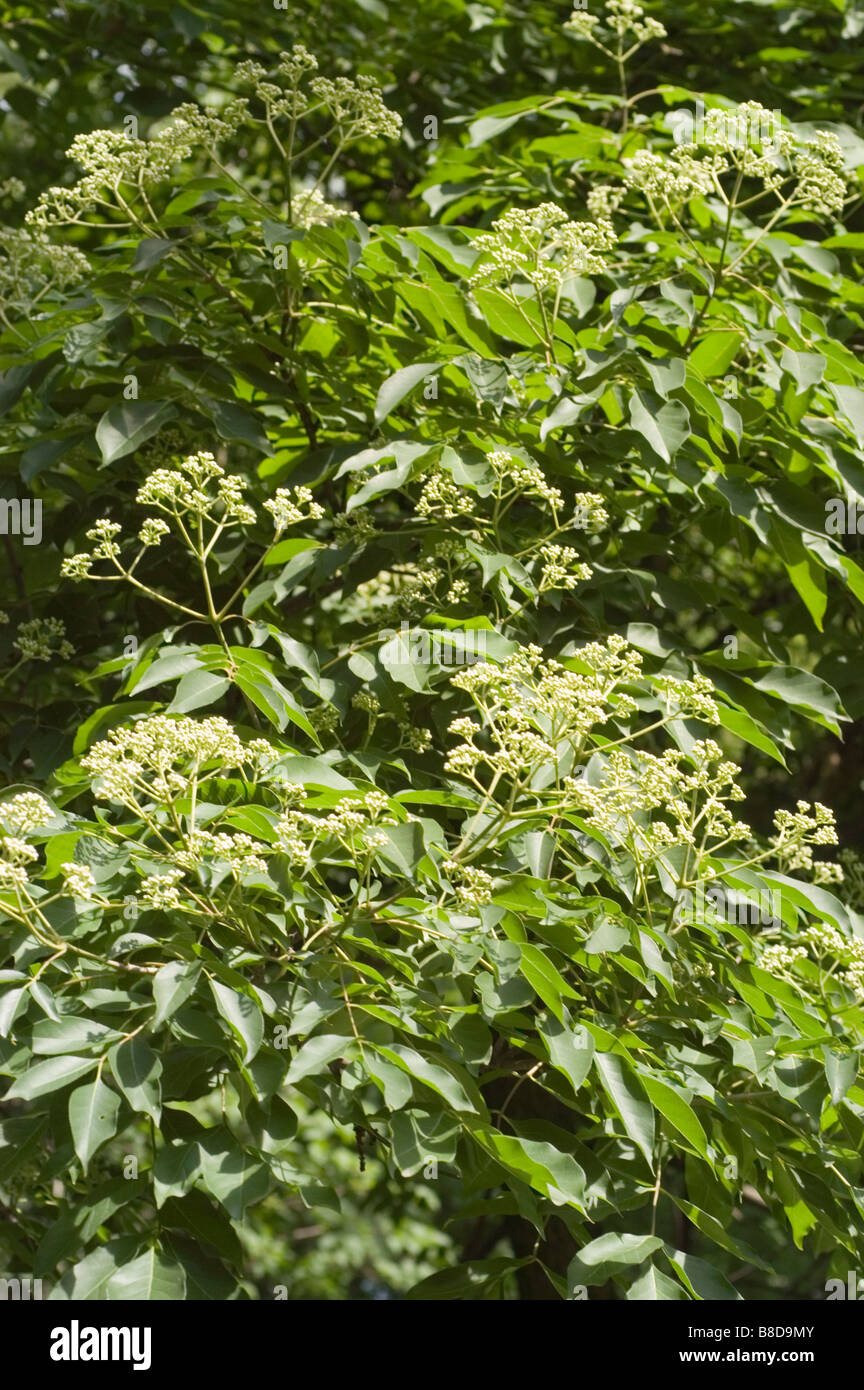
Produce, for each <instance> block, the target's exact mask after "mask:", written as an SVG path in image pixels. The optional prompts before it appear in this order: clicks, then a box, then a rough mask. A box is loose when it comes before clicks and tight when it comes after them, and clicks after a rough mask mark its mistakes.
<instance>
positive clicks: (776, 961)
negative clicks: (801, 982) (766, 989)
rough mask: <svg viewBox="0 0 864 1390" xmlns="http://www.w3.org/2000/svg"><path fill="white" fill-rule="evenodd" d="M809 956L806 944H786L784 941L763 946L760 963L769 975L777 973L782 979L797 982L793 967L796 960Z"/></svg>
mask: <svg viewBox="0 0 864 1390" xmlns="http://www.w3.org/2000/svg"><path fill="white" fill-rule="evenodd" d="M806 956H807V948H806V946H785V945H783V944H782V943H780V944H775V945H770V946H763V947H762V949H761V951H760V953H759V964H760V965H761V967H762V969H763V970H767V971H768V973H769V975H777V976H778V977H779V978H780V979H781V980H787V981H789V982H790V983H794V982H795V977H794V975H793V973H792V972H793V969H794V966H795V963H796V961H799V960H804V959H805V958H806Z"/></svg>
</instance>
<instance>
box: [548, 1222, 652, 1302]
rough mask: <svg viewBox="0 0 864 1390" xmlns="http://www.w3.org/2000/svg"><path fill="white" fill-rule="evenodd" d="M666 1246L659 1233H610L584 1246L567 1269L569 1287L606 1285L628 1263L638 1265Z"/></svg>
mask: <svg viewBox="0 0 864 1390" xmlns="http://www.w3.org/2000/svg"><path fill="white" fill-rule="evenodd" d="M662 1245H663V1242H662V1240H661V1239H660V1237H659V1236H639V1235H622V1234H619V1233H618V1232H617V1231H616V1232H609V1234H608V1235H605V1236H598V1237H597V1239H596V1240H592V1241H589V1242H588V1244H587V1245H583V1247H582V1249H581V1250H580V1251H579V1253H578V1255H574V1257H573V1259H572V1260H571V1261H570V1264H569V1266H568V1268H567V1287H568V1290H569V1289H572V1288H573V1286H574V1285H578V1284H588V1285H591V1284H605V1283H606V1281H607V1279H609V1278H610V1276H611V1275H613V1274H618V1273H620V1271H621V1270H622V1269H625V1268H626V1267H627V1266H628V1265H639V1264H641V1263H642V1261H643V1260H647V1258H648V1256H649V1255H653V1254H654V1251H655V1250H659V1249H660V1248H661V1246H662Z"/></svg>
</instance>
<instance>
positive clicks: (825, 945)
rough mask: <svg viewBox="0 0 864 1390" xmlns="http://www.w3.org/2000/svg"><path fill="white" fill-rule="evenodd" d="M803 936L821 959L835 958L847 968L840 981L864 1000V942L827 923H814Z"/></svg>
mask: <svg viewBox="0 0 864 1390" xmlns="http://www.w3.org/2000/svg"><path fill="white" fill-rule="evenodd" d="M802 935H803V937H804V940H805V941H806V942H807V944H808V945H809V946H810V947H812V948H813V949H814V950H815V951H816V954H817V955H818V956H819V957H820V958H823V960H824V957H825V956H833V957H834V960H835V961H836V962H837V963H839V964H841V965H843V966H844V967H845V969H844V970H842V971H841V972H840V974H839V979H840V980H841V982H842V983H843V984H844V985H847V986H848V988H849V989H851V990H852V992H853V994H855V995H857V997H858V998H859V999H864V941H862V940H860V938H859V937H857V936H844V935H843V934H842V933H841V932H839V931H838V930H837V928H836V927H831V926H829V925H828V924H827V923H826V922H816V923H814V925H813V926H812V927H808V928H807V930H806V931H804V932H803V933H802ZM763 963H764V961H763Z"/></svg>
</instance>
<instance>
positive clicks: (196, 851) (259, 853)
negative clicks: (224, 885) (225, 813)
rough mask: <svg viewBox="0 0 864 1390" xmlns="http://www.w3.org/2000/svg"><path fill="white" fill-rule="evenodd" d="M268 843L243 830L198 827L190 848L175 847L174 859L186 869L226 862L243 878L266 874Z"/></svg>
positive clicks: (192, 834)
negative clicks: (247, 875) (211, 829)
mask: <svg viewBox="0 0 864 1390" xmlns="http://www.w3.org/2000/svg"><path fill="white" fill-rule="evenodd" d="M266 853H267V845H265V844H263V843H262V842H261V841H260V840H255V839H253V838H252V836H251V835H245V834H242V833H234V834H231V835H229V834H227V833H226V832H225V831H217V832H215V833H214V832H212V831H210V830H201V829H198V828H197V827H196V828H195V830H194V831H192V833H191V834H190V835H189V836H188V837H187V841H186V848H185V849H181V850H175V851H174V853H173V856H172V857H173V859H174V861H175V863H177V864H179V865H181V867H182V868H184V869H196V868H198V867H199V866H200V865H202V864H209V863H216V864H220V865H225V866H226V867H227V868H228V869H229V870H230V872H231V874H232V875H233V876H234V878H236V879H239V878H240V876H241V875H242V874H248V873H260V874H263V873H266V871H267V860H266V859H265V857H264V856H265V854H266Z"/></svg>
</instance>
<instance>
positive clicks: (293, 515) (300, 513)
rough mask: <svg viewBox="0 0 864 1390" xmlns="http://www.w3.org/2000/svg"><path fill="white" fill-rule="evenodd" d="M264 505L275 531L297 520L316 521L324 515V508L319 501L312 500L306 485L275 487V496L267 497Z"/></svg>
mask: <svg viewBox="0 0 864 1390" xmlns="http://www.w3.org/2000/svg"><path fill="white" fill-rule="evenodd" d="M264 506H265V508H266V510H267V511H268V512H270V513H271V514H272V516H273V521H274V522H275V525H276V529H277V531H282V530H284V528H285V527H286V526H293V525H294V523H295V522H297V521H310V520H311V521H317V520H318V519H319V518H320V517H322V516H323V515H324V508H323V507H322V506H321V504H320V502H314V501H313V500H312V493H311V491H310V490H309V488H308V487H295V488H287V487H280V488H277V489H276V495H275V497H271V498H269V499H268V500H267V501H266V502H265V503H264Z"/></svg>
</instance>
